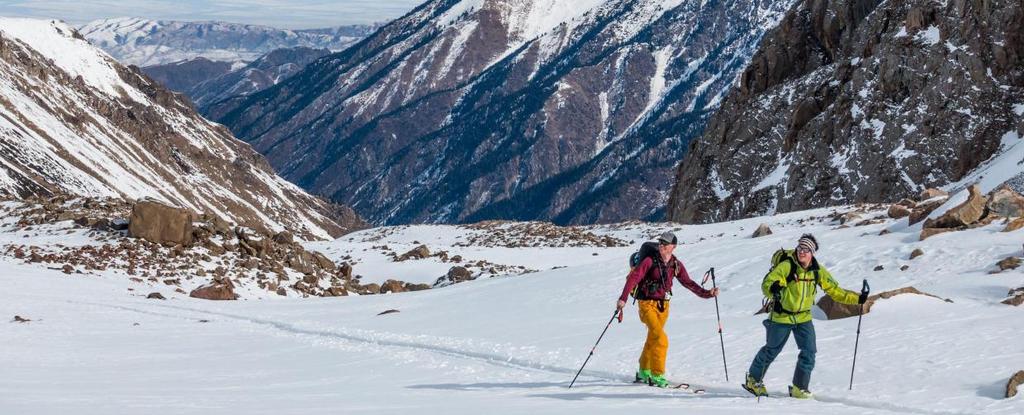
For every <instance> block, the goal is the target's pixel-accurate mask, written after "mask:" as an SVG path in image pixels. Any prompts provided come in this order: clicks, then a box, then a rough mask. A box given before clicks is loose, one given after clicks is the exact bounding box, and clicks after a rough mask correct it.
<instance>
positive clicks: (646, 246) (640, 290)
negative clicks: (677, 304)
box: [629, 242, 676, 303]
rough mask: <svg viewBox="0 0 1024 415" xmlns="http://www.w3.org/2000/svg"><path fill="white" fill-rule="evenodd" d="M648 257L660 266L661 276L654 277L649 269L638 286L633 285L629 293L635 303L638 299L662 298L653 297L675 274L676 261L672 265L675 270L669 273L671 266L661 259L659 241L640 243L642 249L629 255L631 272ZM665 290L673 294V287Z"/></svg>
mask: <svg viewBox="0 0 1024 415" xmlns="http://www.w3.org/2000/svg"><path fill="white" fill-rule="evenodd" d="M648 257H649V258H651V260H652V261H654V265H655V266H657V267H658V270H659V271H661V272H660V274H661V278H660V279H658V278H654V277H653V276H652V273H651V272H650V270H648V271H647V275H644V278H643V279H642V280H640V282H639V283H638V284H637V285H636V287H633V291H631V292H630V293H629V295H630V296H632V297H633V302H634V303H635V302H636V300H651V299H654V300H660V298H652V297H653V296H654V294H655V293H656V292H658V289H660V288H665V287H666V286H668V284H666V282H667V280H668V279H669V278H672V276H673V275H675V268H676V264H675V261H673V262H672V266H671V268H672V271H673V272H672V273H669V270H668V268H669V267H667V266H665V263H664V261H662V260H661V255H659V254H658V243H657V242H644V243H643V245H640V249H639V250H638V251H636V252H634V253H633V255H630V256H629V270H630V272H632V271H633V270H634V269H636V267H638V266H640V263H641V262H643V261H644V259H646V258H648ZM665 291H666V292H667V293H668V294H669V295H672V289H671V288H668V289H666V290H665Z"/></svg>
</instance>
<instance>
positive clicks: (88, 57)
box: [0, 18, 347, 238]
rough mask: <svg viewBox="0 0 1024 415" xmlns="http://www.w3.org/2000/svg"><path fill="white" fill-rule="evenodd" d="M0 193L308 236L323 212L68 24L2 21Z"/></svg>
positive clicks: (331, 224)
mask: <svg viewBox="0 0 1024 415" xmlns="http://www.w3.org/2000/svg"><path fill="white" fill-rule="evenodd" d="M0 42H2V44H3V46H4V47H3V48H2V49H0V193H2V194H4V195H6V196H7V197H12V196H14V197H28V196H30V195H37V196H48V195H51V194H56V193H67V194H73V195H81V196H92V197H122V198H130V199H141V198H143V197H154V198H158V199H162V200H165V201H168V202H171V203H174V204H176V205H179V206H183V207H187V208H190V209H192V210H194V211H197V212H208V213H211V214H215V215H217V216H220V217H221V218H224V219H227V220H231V221H233V222H236V223H249V224H250V225H251V226H259V227H264V228H267V229H270V230H281V229H284V228H292V229H295V230H296V231H297V232H299V233H301V234H303V235H305V236H308V237H313V238H328V237H329V236H330V235H338V234H340V233H341V230H342V227H345V226H347V225H341V224H339V223H337V222H335V218H333V217H332V216H333V213H331V209H334V207H331V206H330V205H328V204H326V203H325V202H323V201H321V200H318V199H316V198H314V197H312V196H309V195H308V194H306V193H305V192H303V191H302V190H300V189H299V188H297V187H296V186H294V185H292V184H291V183H288V182H286V181H284V180H283V179H281V178H280V177H278V176H277V175H276V174H275V173H274V172H273V170H272V169H270V167H269V166H268V165H267V164H266V162H265V161H264V160H263V159H262V158H261V157H260V156H259V155H258V154H257V153H255V152H254V151H253V150H252V149H251V148H250V147H249V146H248V145H246V144H244V143H242V142H240V141H238V140H236V139H235V138H234V137H232V136H231V135H230V134H229V133H227V131H225V130H224V129H223V127H220V126H218V125H216V124H213V123H211V122H209V121H207V120H205V119H203V118H202V117H201V116H199V115H198V114H197V113H196V112H195V111H194V110H193V109H192V108H191V106H190V105H189V104H188V103H187V102H185V101H184V100H182V99H181V98H180V97H178V96H175V95H173V94H171V93H170V92H169V91H166V90H164V89H163V88H161V87H159V86H158V85H155V84H154V83H152V82H151V81H149V80H148V79H146V78H145V77H143V76H142V75H141V74H139V73H138V72H136V71H134V70H132V69H128V68H125V67H124V66H122V65H120V64H118V63H117V62H116V61H114V60H113V59H112V58H110V56H108V55H107V54H106V53H104V52H103V51H101V50H99V49H97V48H95V47H93V46H91V45H89V44H88V42H86V41H85V40H84V39H82V38H81V36H80V35H78V33H77V32H75V31H74V29H73V28H71V27H70V26H68V25H66V24H63V23H60V22H53V21H50V22H48V21H41V20H31V19H10V18H0Z"/></svg>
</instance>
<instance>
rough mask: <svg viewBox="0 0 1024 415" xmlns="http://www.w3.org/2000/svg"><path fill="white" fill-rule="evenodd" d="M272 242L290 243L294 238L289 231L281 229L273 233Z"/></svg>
mask: <svg viewBox="0 0 1024 415" xmlns="http://www.w3.org/2000/svg"><path fill="white" fill-rule="evenodd" d="M274 242H275V243H277V244H281V245H291V244H292V243H294V242H295V238H294V237H293V236H292V233H291V232H288V231H281V232H279V233H278V234H277V235H274Z"/></svg>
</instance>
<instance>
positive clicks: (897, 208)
mask: <svg viewBox="0 0 1024 415" xmlns="http://www.w3.org/2000/svg"><path fill="white" fill-rule="evenodd" d="M888 214H889V217H890V218H893V219H902V218H905V217H907V216H910V208H908V207H906V206H903V205H892V206H889V212H888Z"/></svg>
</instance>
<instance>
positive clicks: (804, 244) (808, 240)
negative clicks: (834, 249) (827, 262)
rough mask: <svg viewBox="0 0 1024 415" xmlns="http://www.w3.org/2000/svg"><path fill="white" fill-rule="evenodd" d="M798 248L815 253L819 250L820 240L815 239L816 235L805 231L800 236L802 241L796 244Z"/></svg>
mask: <svg viewBox="0 0 1024 415" xmlns="http://www.w3.org/2000/svg"><path fill="white" fill-rule="evenodd" d="M796 247H797V249H799V248H804V249H807V250H808V251H811V255H814V253H815V252H817V251H818V240H817V239H814V235H811V234H809V233H805V234H803V235H802V236H800V241H799V242H797V244H796Z"/></svg>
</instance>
